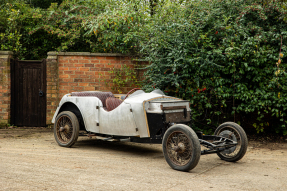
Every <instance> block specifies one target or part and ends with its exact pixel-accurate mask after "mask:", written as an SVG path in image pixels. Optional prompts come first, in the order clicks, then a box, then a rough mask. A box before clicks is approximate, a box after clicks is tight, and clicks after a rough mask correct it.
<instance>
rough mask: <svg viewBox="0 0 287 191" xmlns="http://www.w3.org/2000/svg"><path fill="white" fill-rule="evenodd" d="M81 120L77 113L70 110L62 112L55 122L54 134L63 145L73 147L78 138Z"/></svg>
mask: <svg viewBox="0 0 287 191" xmlns="http://www.w3.org/2000/svg"><path fill="white" fill-rule="evenodd" d="M79 129H80V126H79V121H78V118H77V117H76V115H75V114H74V113H72V112H70V111H63V112H61V113H60V114H59V115H58V116H57V118H56V122H55V124H54V136H55V139H56V141H57V143H58V144H59V145H60V146H62V147H71V146H73V145H74V144H75V142H76V141H77V140H78V136H79Z"/></svg>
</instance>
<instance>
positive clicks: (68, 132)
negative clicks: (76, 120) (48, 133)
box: [56, 116, 73, 144]
mask: <svg viewBox="0 0 287 191" xmlns="http://www.w3.org/2000/svg"><path fill="white" fill-rule="evenodd" d="M56 128H57V136H58V138H59V141H61V142H62V143H64V144H65V143H68V142H69V141H70V140H71V138H72V135H73V125H72V121H71V119H70V118H69V117H68V116H61V117H60V118H59V120H58V121H57V127H56Z"/></svg>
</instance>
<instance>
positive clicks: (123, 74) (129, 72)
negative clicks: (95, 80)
mask: <svg viewBox="0 0 287 191" xmlns="http://www.w3.org/2000/svg"><path fill="white" fill-rule="evenodd" d="M135 67H137V65H135ZM109 72H110V73H111V74H112V86H111V87H112V89H113V90H114V91H117V92H118V93H120V94H121V93H123V88H124V87H140V81H139V80H138V79H139V76H138V72H137V71H136V68H133V67H130V66H127V65H126V64H124V65H122V66H121V68H113V69H112V70H111V71H109Z"/></svg>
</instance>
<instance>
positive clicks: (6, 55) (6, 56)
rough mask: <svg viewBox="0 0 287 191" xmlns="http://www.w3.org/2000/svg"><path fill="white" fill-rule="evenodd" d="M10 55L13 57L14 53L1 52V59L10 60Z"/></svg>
mask: <svg viewBox="0 0 287 191" xmlns="http://www.w3.org/2000/svg"><path fill="white" fill-rule="evenodd" d="M10 55H13V52H12V51H0V58H6V59H8V58H9V56H10Z"/></svg>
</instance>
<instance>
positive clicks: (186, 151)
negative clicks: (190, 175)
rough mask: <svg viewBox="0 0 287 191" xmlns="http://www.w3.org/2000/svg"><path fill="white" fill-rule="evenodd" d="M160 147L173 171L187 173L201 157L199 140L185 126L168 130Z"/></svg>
mask: <svg viewBox="0 0 287 191" xmlns="http://www.w3.org/2000/svg"><path fill="white" fill-rule="evenodd" d="M162 146H163V153H164V157H165V160H166V162H167V163H168V164H169V166H170V167H172V168H173V169H175V170H180V171H189V170H191V169H193V168H194V167H196V165H197V164H198V161H199V159H200V155H201V150H200V144H199V140H198V137H197V135H196V134H195V132H194V131H193V130H192V129H191V128H190V127H188V126H187V125H183V124H176V125H173V126H172V127H170V128H168V130H167V131H166V132H165V134H164V137H163V144H162Z"/></svg>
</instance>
